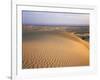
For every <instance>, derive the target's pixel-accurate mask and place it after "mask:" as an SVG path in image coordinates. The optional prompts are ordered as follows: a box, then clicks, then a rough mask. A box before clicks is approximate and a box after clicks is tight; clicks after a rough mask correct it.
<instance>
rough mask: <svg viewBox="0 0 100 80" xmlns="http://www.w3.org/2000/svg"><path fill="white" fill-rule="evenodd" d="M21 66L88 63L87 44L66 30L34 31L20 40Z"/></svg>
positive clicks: (44, 66) (78, 64) (79, 64)
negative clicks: (21, 50)
mask: <svg viewBox="0 0 100 80" xmlns="http://www.w3.org/2000/svg"><path fill="white" fill-rule="evenodd" d="M22 43H23V44H22V49H23V53H22V54H23V55H22V59H23V60H22V68H23V69H27V68H47V67H68V66H87V65H89V44H88V43H87V42H85V41H83V40H81V39H80V38H78V37H77V36H76V35H74V34H71V33H67V32H34V33H31V34H29V35H27V36H26V37H23V41H22Z"/></svg>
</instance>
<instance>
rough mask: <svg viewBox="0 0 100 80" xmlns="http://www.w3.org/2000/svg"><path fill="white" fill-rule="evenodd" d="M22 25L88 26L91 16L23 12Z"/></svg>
mask: <svg viewBox="0 0 100 80" xmlns="http://www.w3.org/2000/svg"><path fill="white" fill-rule="evenodd" d="M22 24H31V25H71V26H88V25H89V14H75V13H57V12H55V13H54V12H35V11H22Z"/></svg>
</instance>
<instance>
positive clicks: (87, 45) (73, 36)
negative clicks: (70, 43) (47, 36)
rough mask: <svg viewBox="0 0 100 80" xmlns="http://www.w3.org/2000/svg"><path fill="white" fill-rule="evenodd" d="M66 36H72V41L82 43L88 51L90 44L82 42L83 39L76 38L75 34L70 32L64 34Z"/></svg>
mask: <svg viewBox="0 0 100 80" xmlns="http://www.w3.org/2000/svg"><path fill="white" fill-rule="evenodd" d="M63 33H64V34H65V35H66V36H67V35H70V36H69V37H70V38H72V40H75V41H77V42H80V43H81V44H83V45H85V46H86V47H87V48H88V49H89V43H88V42H86V41H84V40H82V39H81V38H79V37H78V36H76V35H75V34H73V33H69V32H63Z"/></svg>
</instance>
